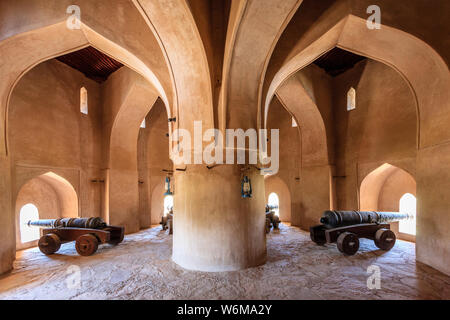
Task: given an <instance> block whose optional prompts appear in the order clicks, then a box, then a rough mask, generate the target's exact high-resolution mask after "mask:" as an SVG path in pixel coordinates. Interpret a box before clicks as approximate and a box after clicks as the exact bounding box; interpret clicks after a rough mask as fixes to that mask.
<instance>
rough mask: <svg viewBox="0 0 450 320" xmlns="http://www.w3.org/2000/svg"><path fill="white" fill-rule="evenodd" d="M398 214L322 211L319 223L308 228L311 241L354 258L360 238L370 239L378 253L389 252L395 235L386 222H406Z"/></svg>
mask: <svg viewBox="0 0 450 320" xmlns="http://www.w3.org/2000/svg"><path fill="white" fill-rule="evenodd" d="M409 218H411V216H409V215H408V214H405V213H398V212H376V211H331V210H329V211H325V212H324V213H323V216H322V218H321V219H320V222H321V224H320V225H317V226H314V227H311V228H310V229H309V231H310V236H311V240H312V241H314V242H315V243H316V244H318V245H324V244H325V243H336V244H337V247H338V249H339V251H340V252H342V253H344V254H345V255H354V254H355V253H356V252H357V251H358V249H359V239H360V238H366V239H370V240H373V241H374V243H375V245H376V246H377V247H378V248H380V249H381V250H385V251H389V250H391V249H392V248H393V247H394V245H395V241H396V236H395V233H394V232H393V231H391V229H390V225H389V223H388V222H395V221H400V220H404V219H409Z"/></svg>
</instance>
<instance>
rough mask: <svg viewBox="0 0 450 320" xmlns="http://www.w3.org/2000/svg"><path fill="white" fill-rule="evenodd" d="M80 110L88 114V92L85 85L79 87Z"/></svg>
mask: <svg viewBox="0 0 450 320" xmlns="http://www.w3.org/2000/svg"><path fill="white" fill-rule="evenodd" d="M80 112H81V113H83V114H88V92H87V90H86V88H85V87H82V88H81V89H80Z"/></svg>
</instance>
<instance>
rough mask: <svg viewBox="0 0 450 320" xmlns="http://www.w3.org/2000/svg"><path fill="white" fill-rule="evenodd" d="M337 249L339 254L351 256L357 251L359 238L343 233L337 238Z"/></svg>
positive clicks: (352, 234) (349, 233)
mask: <svg viewBox="0 0 450 320" xmlns="http://www.w3.org/2000/svg"><path fill="white" fill-rule="evenodd" d="M337 247H338V249H339V251H340V252H342V253H344V254H346V255H349V256H352V255H354V254H355V253H356V252H357V251H358V249H359V238H358V236H357V235H356V234H354V233H351V232H343V233H341V234H340V235H339V237H338V238H337Z"/></svg>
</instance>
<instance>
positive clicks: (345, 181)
mask: <svg viewBox="0 0 450 320" xmlns="http://www.w3.org/2000/svg"><path fill="white" fill-rule="evenodd" d="M351 87H353V88H355V89H356V109H355V110H352V111H347V92H348V90H349V89H350V88H351ZM333 97H334V100H333V101H334V105H335V122H336V137H337V138H336V139H337V142H336V150H339V151H338V153H337V154H336V171H337V172H336V177H335V183H336V186H337V206H338V209H341V210H344V209H349V210H354V209H355V208H358V207H359V200H358V193H359V185H360V183H361V181H362V179H363V178H364V177H365V175H366V174H367V173H368V172H370V171H372V170H373V169H375V168H377V167H379V166H380V165H381V164H383V163H385V162H388V163H390V164H392V165H395V166H398V167H400V168H404V169H405V170H406V171H408V172H415V162H416V160H415V159H416V155H417V115H416V103H415V99H414V97H413V95H412V92H411V90H410V88H409V87H408V85H407V84H406V82H405V81H404V80H403V79H402V78H401V76H400V75H399V74H398V73H397V72H396V71H395V70H393V69H392V68H390V67H388V66H386V65H384V64H382V63H380V62H376V61H373V60H368V61H362V62H360V63H358V64H357V65H356V66H355V67H354V68H353V69H351V70H349V71H347V72H346V73H344V74H342V75H339V76H338V77H336V78H334V87H333Z"/></svg>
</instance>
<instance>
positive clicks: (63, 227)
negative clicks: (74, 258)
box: [28, 218, 125, 256]
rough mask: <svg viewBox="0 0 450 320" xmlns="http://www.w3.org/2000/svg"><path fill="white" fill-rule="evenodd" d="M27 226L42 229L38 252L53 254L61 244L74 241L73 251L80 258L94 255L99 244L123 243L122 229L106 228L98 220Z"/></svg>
mask: <svg viewBox="0 0 450 320" xmlns="http://www.w3.org/2000/svg"><path fill="white" fill-rule="evenodd" d="M28 225H29V226H34V227H39V228H44V229H43V230H42V233H43V235H42V237H41V238H40V239H39V243H38V245H39V250H41V252H42V253H44V254H46V255H51V254H54V253H55V252H57V251H58V250H59V248H60V247H61V244H62V243H66V242H71V241H75V249H76V250H77V252H78V254H79V255H81V256H90V255H92V254H94V253H95V252H96V251H97V249H98V246H99V244H105V243H109V244H112V245H117V244H119V243H120V242H122V241H123V238H124V234H125V229H124V227H116V226H108V225H107V224H106V223H105V222H104V221H103V220H102V219H100V218H64V219H51V220H38V221H29V222H28Z"/></svg>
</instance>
